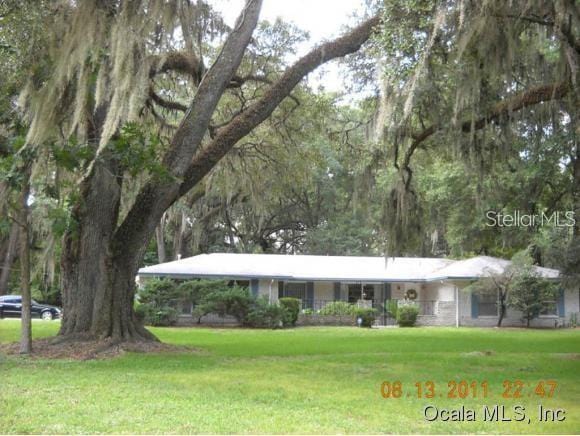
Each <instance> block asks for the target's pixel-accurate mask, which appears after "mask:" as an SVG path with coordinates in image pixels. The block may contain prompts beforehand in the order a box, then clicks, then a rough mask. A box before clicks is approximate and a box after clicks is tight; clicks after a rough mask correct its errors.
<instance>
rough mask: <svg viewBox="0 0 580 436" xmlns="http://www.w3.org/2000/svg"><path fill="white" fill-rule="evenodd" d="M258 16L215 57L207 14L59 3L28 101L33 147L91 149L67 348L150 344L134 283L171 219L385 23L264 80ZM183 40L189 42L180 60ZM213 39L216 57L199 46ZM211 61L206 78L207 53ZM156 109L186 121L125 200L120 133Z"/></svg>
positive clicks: (73, 257)
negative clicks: (168, 214)
mask: <svg viewBox="0 0 580 436" xmlns="http://www.w3.org/2000/svg"><path fill="white" fill-rule="evenodd" d="M261 5H262V2H261V1H260V0H247V1H246V4H245V6H244V8H243V10H242V11H241V13H240V15H239V17H238V19H237V21H236V24H235V26H234V27H233V29H231V30H229V32H226V34H227V36H224V37H223V38H224V39H223V42H222V43H221V44H220V49H219V50H217V51H216V49H215V48H214V47H215V44H216V43H217V42H221V41H220V36H216V35H219V34H220V30H221V31H222V32H223V29H224V28H225V25H224V24H223V23H221V22H220V20H219V19H218V18H216V17H215V15H212V13H211V11H210V9H209V7H208V5H206V4H204V3H202V2H198V3H196V4H193V3H190V2H189V1H186V0H183V1H173V2H160V1H156V0H151V1H135V2H118V1H114V0H91V1H87V2H81V3H79V4H76V5H71V4H70V3H68V2H63V3H62V4H61V5H60V8H61V9H60V10H56V11H55V12H54V14H53V16H52V17H53V18H52V19H53V20H54V23H53V24H54V27H55V28H56V29H58V32H55V34H54V35H53V36H52V38H53V39H54V41H53V44H52V46H53V47H54V48H53V51H54V53H52V55H53V58H52V60H51V72H50V75H49V76H48V77H44V78H39V77H33V78H32V80H31V81H30V83H29V85H28V87H27V89H26V90H25V91H24V92H23V96H22V98H21V101H22V102H23V103H22V104H23V106H25V107H26V108H27V112H28V114H29V122H30V131H29V134H28V144H29V145H28V146H29V147H40V146H42V144H44V143H45V142H46V141H47V140H49V137H50V134H51V132H52V134H53V135H54V130H55V127H58V128H57V129H56V130H57V132H59V133H60V134H61V139H63V138H70V137H71V136H69V133H68V132H70V134H72V135H73V136H72V137H74V138H75V140H76V141H81V142H86V144H88V147H89V151H90V155H91V158H90V159H88V160H87V161H86V163H85V164H84V165H83V167H82V170H83V174H82V177H80V179H79V182H78V194H76V195H75V196H74V199H75V200H74V204H73V207H72V209H71V217H72V218H71V220H70V224H69V227H68V229H67V231H66V234H65V236H64V244H63V254H62V260H61V274H62V278H61V280H62V285H63V288H62V293H63V295H62V296H63V306H64V308H63V309H64V310H63V312H64V319H63V321H62V326H61V330H60V336H61V339H62V340H68V339H110V340H112V341H115V342H118V341H146V340H154V339H155V338H154V337H153V335H152V334H151V333H149V332H148V331H147V330H146V329H145V328H144V327H143V326H142V325H141V324H140V323H139V322H138V321H137V320H136V318H135V315H134V313H133V301H134V295H135V275H136V273H137V269H138V266H139V264H140V262H141V259H142V256H143V254H144V252H145V249H146V246H147V244H148V242H149V240H150V239H151V238H152V236H153V235H154V233H155V229H156V227H157V225H158V223H159V222H160V219H161V217H162V215H163V214H164V212H165V211H166V210H167V209H168V208H170V207H171V206H172V205H173V204H174V203H175V202H176V201H177V200H178V199H180V198H181V197H182V196H184V195H186V194H187V193H188V192H189V191H190V190H191V189H192V188H193V187H195V186H196V185H197V184H198V183H200V181H201V180H202V179H203V178H204V176H206V175H207V174H208V173H209V172H210V170H211V169H212V168H213V167H214V166H215V165H216V164H217V163H218V162H219V161H220V159H221V158H222V157H223V156H224V155H225V154H226V153H227V152H228V151H229V150H230V149H231V148H232V147H233V146H234V145H235V144H236V143H237V142H238V141H239V140H240V139H242V138H244V136H246V135H248V134H249V133H250V132H252V130H253V129H255V128H256V127H257V126H258V125H259V124H260V123H262V122H263V121H264V120H266V119H267V118H268V117H269V116H270V115H271V114H272V112H273V111H274V110H275V109H276V108H277V107H278V106H279V105H280V104H281V102H282V101H283V100H284V99H285V98H287V97H288V96H289V95H290V93H291V92H292V90H293V89H294V88H295V87H296V86H297V85H298V84H299V83H300V81H301V80H302V79H303V78H304V77H305V76H306V75H308V74H309V73H310V72H312V71H313V70H314V69H316V68H317V67H318V66H320V65H322V64H324V63H325V62H328V61H330V60H332V59H336V58H340V57H343V56H345V55H347V54H349V53H353V52H356V51H357V50H358V49H359V48H360V47H361V45H362V44H364V42H365V41H367V39H368V38H369V37H370V35H371V33H372V32H373V29H374V28H375V27H376V26H377V25H378V24H379V19H378V18H377V17H373V18H371V19H368V20H367V21H365V22H363V23H362V24H360V25H359V26H358V27H356V28H354V29H352V30H351V31H349V32H347V33H346V34H345V35H344V36H341V37H339V38H337V39H335V40H332V41H330V42H326V43H324V44H321V45H320V46H318V47H316V48H314V49H313V50H312V51H310V52H309V53H308V54H306V55H305V56H303V57H302V58H300V59H298V60H297V61H296V62H295V63H294V64H293V65H291V66H289V67H287V68H286V69H285V71H282V72H281V73H280V74H278V75H276V77H275V78H274V79H268V78H264V77H263V76H260V75H259V74H257V73H256V74H255V72H253V71H249V72H248V71H247V68H245V67H244V65H245V63H246V64H251V63H252V60H253V58H252V56H253V53H249V52H248V50H247V48H248V46H249V45H250V44H251V43H252V35H253V33H254V30H255V28H256V25H257V23H258V17H259V13H260V9H261ZM176 23H177V24H176ZM215 29H218V30H215ZM177 30H179V32H177ZM212 32H213V33H212ZM176 35H181V36H182V37H183V43H182V44H181V45H179V44H177V45H179V47H181V48H177V49H176V48H175V47H176V43H175V41H174V40H175V38H176ZM207 35H211V36H212V37H213V41H210V42H212V43H213V45H212V44H211V43H210V44H208V42H207V41H206V42H201V41H200V38H201V37H202V36H207ZM197 36H200V38H197ZM196 41H197V43H196ZM212 50H214V51H215V54H214V55H213V56H212V55H210V54H208V55H207V58H211V59H212V63H211V66H209V67H207V66H206V65H205V62H204V57H203V56H202V53H204V52H205V53H211V51H212ZM246 58H247V59H248V60H247V62H246ZM180 75H181V76H183V77H185V78H186V79H180V78H179V76H180ZM167 76H170V77H173V78H175V77H177V79H175V83H177V85H178V86H188V87H189V92H190V93H191V94H192V99H191V102H190V103H189V104H187V105H184V104H183V103H180V102H178V101H176V99H174V98H172V94H171V92H167V91H164V92H163V93H161V92H158V91H157V90H156V86H158V85H159V81H160V80H164V77H165V78H167ZM160 77H161V78H160ZM250 81H256V82H261V83H263V84H265V85H266V86H264V87H263V88H262V89H261V90H260V95H259V98H257V99H255V101H253V102H252V103H251V104H249V105H247V106H245V107H243V108H241V109H240V110H238V111H237V112H236V113H235V114H234V116H233V117H232V118H231V119H230V120H228V121H227V122H224V123H221V124H220V125H219V126H218V127H216V126H215V125H214V124H212V117H214V116H215V113H216V108H217V107H218V104H219V103H220V100H221V99H222V98H223V97H224V95H225V93H226V92H228V90H230V89H236V88H241V87H243V86H245V84H246V83H248V82H250ZM155 108H157V111H156V110H155ZM159 108H162V109H164V110H168V111H184V112H185V113H184V115H183V116H182V117H181V118H180V119H178V118H176V117H174V120H175V119H177V121H179V124H178V127H177V128H176V129H175V130H174V132H172V134H171V137H170V140H169V141H168V142H167V143H166V144H162V145H160V146H159V147H160V148H161V151H159V150H157V151H156V156H157V157H158V159H159V163H158V164H155V165H154V166H155V170H151V169H149V171H147V169H146V168H145V169H143V173H145V174H146V176H143V177H142V180H141V182H140V184H139V189H138V192H137V193H136V194H135V195H132V196H130V198H131V200H127V198H126V197H127V195H126V187H125V186H124V181H125V178H126V176H127V174H128V172H129V171H131V170H132V171H133V172H134V171H135V169H134V168H132V169H131V168H129V167H128V164H127V160H126V159H125V157H124V156H123V154H122V153H119V146H118V144H119V143H120V141H121V139H122V138H121V137H122V129H123V125H124V124H125V123H126V122H129V121H137V122H139V121H141V120H143V119H144V114H146V113H148V114H149V115H153V117H152V118H153V119H158V118H159V117H158V116H157V115H158V111H159ZM152 118H149V119H152ZM164 122H165V123H166V122H167V121H164ZM63 130H67V132H63Z"/></svg>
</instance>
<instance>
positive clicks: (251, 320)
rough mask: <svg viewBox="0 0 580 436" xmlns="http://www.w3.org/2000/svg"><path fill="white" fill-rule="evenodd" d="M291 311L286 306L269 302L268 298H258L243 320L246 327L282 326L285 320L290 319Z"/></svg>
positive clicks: (272, 327) (273, 327)
mask: <svg viewBox="0 0 580 436" xmlns="http://www.w3.org/2000/svg"><path fill="white" fill-rule="evenodd" d="M289 315H290V314H289V312H288V310H287V309H286V308H285V307H284V306H278V305H276V304H269V303H268V301H267V300H265V299H262V298H258V299H256V301H254V304H253V305H252V308H251V309H250V311H249V313H248V314H247V316H246V317H245V319H243V320H242V324H243V325H244V326H246V327H254V328H271V329H275V328H281V327H283V326H284V325H288V324H285V323H284V321H285V320H288V319H289Z"/></svg>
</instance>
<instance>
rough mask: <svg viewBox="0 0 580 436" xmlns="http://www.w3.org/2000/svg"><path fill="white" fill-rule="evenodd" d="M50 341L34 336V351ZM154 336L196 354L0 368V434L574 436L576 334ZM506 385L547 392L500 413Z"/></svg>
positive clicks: (418, 331) (335, 331)
mask: <svg viewBox="0 0 580 436" xmlns="http://www.w3.org/2000/svg"><path fill="white" fill-rule="evenodd" d="M18 326H19V322H18V321H15V320H0V342H8V341H14V340H16V339H17V337H18ZM57 329H58V323H57V322H51V323H48V322H42V321H38V322H34V335H35V337H42V336H49V335H53V334H55V333H56V331H57ZM153 331H154V333H155V334H156V335H158V337H159V338H160V339H161V340H163V341H165V342H169V343H173V344H187V345H192V346H195V347H197V348H199V350H200V351H199V352H197V353H190V354H157V355H154V354H127V355H124V356H121V357H118V358H114V359H109V360H94V361H84V362H79V361H65V360H58V361H47V360H34V359H24V358H19V357H1V356H0V433H232V432H235V433H396V432H402V433H409V432H410V433H437V432H439V433H441V432H463V433H466V432H468V433H482V432H493V433H498V432H500V433H579V432H580V356H579V354H576V353H580V330H542V331H538V330H530V331H525V330H512V329H505V330H496V329H467V328H464V329H453V328H413V329H382V330H378V329H372V330H368V329H357V328H345V327H336V328H331V327H327V328H298V329H292V330H279V331H269V330H243V329H231V330H225V329H224V330H220V329H169V328H165V329H153ZM486 352H491V353H486ZM506 379H507V380H516V379H520V380H522V381H524V382H525V383H530V384H532V385H535V384H536V383H537V382H538V381H540V380H546V379H552V380H556V381H557V382H558V388H557V390H556V393H555V395H554V397H553V398H543V399H542V398H538V397H534V396H529V395H528V394H530V393H531V392H532V390H530V389H528V388H527V387H526V388H525V389H524V396H523V397H522V398H520V399H517V400H516V399H504V398H502V396H501V394H502V391H503V389H502V382H503V380H506ZM396 380H399V381H401V382H402V383H403V389H404V391H403V396H402V397H401V398H397V399H392V398H391V399H384V398H383V397H382V396H381V391H380V387H381V383H382V382H383V381H396ZM426 380H432V381H434V382H435V384H436V389H437V390H436V397H435V398H433V399H417V398H415V397H414V396H415V387H414V383H415V382H417V381H426ZM450 380H456V381H459V380H467V381H472V380H476V381H479V382H482V381H483V380H487V381H488V383H489V394H488V398H486V399H481V398H478V399H463V400H461V399H458V398H457V399H448V398H446V396H447V391H448V389H447V383H448V381H450ZM407 394H409V395H410V396H407ZM440 394H442V395H443V397H439V395H440ZM430 404H432V405H436V406H438V407H447V408H450V407H460V406H461V405H465V406H466V407H472V408H476V411H477V413H478V416H477V418H478V421H477V422H447V423H445V422H432V423H431V422H427V421H425V420H424V417H423V408H424V407H425V406H426V405H430ZM482 404H487V405H494V404H500V405H501V404H503V405H506V406H508V407H510V408H511V407H512V406H513V405H516V404H521V405H523V406H525V407H526V413H527V414H528V415H529V416H530V417H531V418H532V420H531V424H528V423H527V422H522V423H518V422H513V421H512V422H500V423H490V422H483V421H482V419H480V416H479V414H480V410H479V408H480V407H481V405H482ZM539 404H543V405H544V406H545V407H549V408H562V409H565V410H566V420H565V421H563V422H557V423H537V422H536V416H535V415H536V409H537V407H538V405H539Z"/></svg>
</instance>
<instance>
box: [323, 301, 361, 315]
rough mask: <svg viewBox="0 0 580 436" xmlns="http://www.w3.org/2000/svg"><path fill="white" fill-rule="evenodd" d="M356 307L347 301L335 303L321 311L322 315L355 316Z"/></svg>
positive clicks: (329, 304)
mask: <svg viewBox="0 0 580 436" xmlns="http://www.w3.org/2000/svg"><path fill="white" fill-rule="evenodd" d="M356 311H357V308H356V306H354V305H353V304H350V303H347V302H346V301H333V302H331V303H328V304H327V305H326V306H324V307H323V308H322V309H320V312H319V314H320V315H355V314H356Z"/></svg>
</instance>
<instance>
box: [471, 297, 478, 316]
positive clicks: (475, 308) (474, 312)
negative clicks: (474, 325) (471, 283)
mask: <svg viewBox="0 0 580 436" xmlns="http://www.w3.org/2000/svg"><path fill="white" fill-rule="evenodd" d="M478 316H479V296H478V295H477V294H476V293H475V292H472V293H471V317H472V318H477V317H478Z"/></svg>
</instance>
